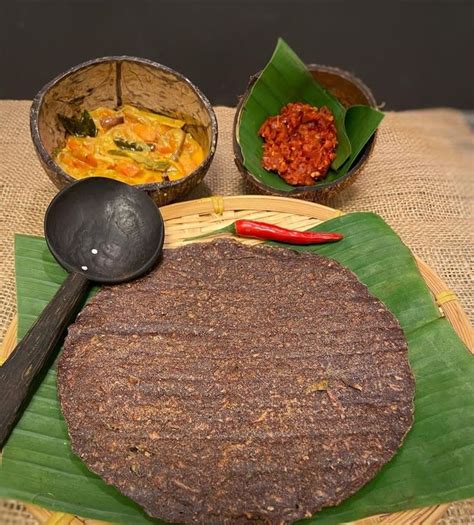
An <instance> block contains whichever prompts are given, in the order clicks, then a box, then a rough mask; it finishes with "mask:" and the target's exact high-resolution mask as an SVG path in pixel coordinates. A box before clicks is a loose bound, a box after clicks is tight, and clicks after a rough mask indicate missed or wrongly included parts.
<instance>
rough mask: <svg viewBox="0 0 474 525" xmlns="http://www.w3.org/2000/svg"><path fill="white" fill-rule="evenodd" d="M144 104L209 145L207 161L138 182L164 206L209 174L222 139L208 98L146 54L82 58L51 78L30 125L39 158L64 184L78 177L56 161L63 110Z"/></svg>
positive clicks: (74, 112)
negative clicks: (172, 177)
mask: <svg viewBox="0 0 474 525" xmlns="http://www.w3.org/2000/svg"><path fill="white" fill-rule="evenodd" d="M122 104H130V105H132V106H137V107H142V108H145V109H149V110H151V111H155V112H157V113H161V114H164V115H167V116H170V117H173V118H178V119H181V120H184V121H185V122H186V124H185V127H184V129H185V130H186V131H188V132H189V133H191V135H192V136H193V137H194V138H195V139H196V140H197V141H198V142H199V144H200V145H201V147H202V148H203V149H204V152H205V158H204V160H203V162H202V163H201V164H200V165H199V166H198V167H197V168H196V169H195V170H194V171H193V172H192V173H190V174H189V175H187V176H186V177H183V178H182V179H179V180H176V181H164V182H156V183H147V184H139V185H137V186H136V187H138V188H140V189H143V190H145V191H147V192H148V193H149V194H150V195H151V197H152V198H153V199H154V200H155V202H156V203H157V204H158V205H159V206H161V205H164V204H168V203H170V202H172V201H174V200H176V199H177V198H178V197H180V196H181V195H184V194H185V193H187V192H188V191H190V190H191V189H192V188H194V187H195V186H196V185H197V184H199V183H200V182H201V181H202V179H203V178H204V176H205V175H206V173H207V171H208V169H209V166H210V164H211V162H212V159H213V157H214V153H215V150H216V145H217V119H216V116H215V113H214V110H213V109H212V106H211V104H210V102H209V100H208V99H207V98H206V97H205V96H204V95H203V93H202V92H201V91H200V90H199V89H198V88H197V87H196V86H195V85H193V84H192V82H191V81H190V80H188V79H187V78H186V77H184V76H183V75H181V74H180V73H178V72H176V71H174V70H172V69H170V68H168V67H166V66H163V65H161V64H158V63H156V62H152V61H151V60H146V59H143V58H136V57H128V56H112V57H103V58H97V59H94V60H91V61H88V62H84V63H82V64H79V65H77V66H75V67H73V68H71V69H69V70H68V71H66V72H65V73H63V74H62V75H60V76H58V77H56V78H55V79H54V80H52V81H51V82H49V83H48V84H46V85H45V86H44V87H43V88H42V89H41V90H40V92H39V93H38V94H37V95H36V97H35V99H34V101H33V104H32V106H31V112H30V130H31V137H32V140H33V144H34V146H35V149H36V153H37V155H38V158H39V160H40V162H41V164H42V166H43V168H44V170H45V171H46V173H47V175H48V177H49V178H50V179H51V180H52V181H53V183H54V184H55V185H56V186H57V187H58V188H62V187H64V186H66V185H68V184H70V183H71V182H74V181H75V180H76V179H74V178H73V177H71V176H70V175H68V174H67V173H66V172H65V171H64V170H63V169H61V168H60V167H59V166H58V164H56V162H55V161H54V158H53V157H54V155H53V152H54V150H55V149H56V148H59V147H61V146H63V144H64V141H65V137H66V131H65V129H64V127H63V125H62V124H61V123H60V122H59V120H58V114H63V115H66V116H72V115H77V114H79V113H80V112H82V111H83V110H92V109H94V108H97V107H98V106H106V107H110V108H116V107H119V106H121V105H122Z"/></svg>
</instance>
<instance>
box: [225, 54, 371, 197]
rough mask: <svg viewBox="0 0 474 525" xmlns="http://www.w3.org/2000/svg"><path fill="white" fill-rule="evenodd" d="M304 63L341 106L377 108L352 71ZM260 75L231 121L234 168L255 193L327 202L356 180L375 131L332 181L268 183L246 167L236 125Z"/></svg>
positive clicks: (254, 77) (369, 92) (366, 88)
mask: <svg viewBox="0 0 474 525" xmlns="http://www.w3.org/2000/svg"><path fill="white" fill-rule="evenodd" d="M306 67H307V68H308V70H309V71H310V73H311V74H312V76H313V77H314V79H315V80H316V81H317V82H318V83H319V84H321V85H322V86H323V87H324V88H326V89H327V90H328V91H329V92H330V93H331V94H332V95H333V96H335V97H336V98H337V99H338V100H339V102H341V104H342V105H343V106H344V107H346V108H348V107H350V106H352V105H356V104H363V105H367V106H369V107H372V108H377V103H376V101H375V98H374V96H373V94H372V92H371V91H370V89H369V88H368V87H367V86H366V85H365V84H364V83H363V82H362V81H361V80H360V79H358V78H357V77H355V76H354V75H352V74H351V73H349V72H347V71H344V70H342V69H339V68H336V67H330V66H322V65H316V64H309V65H307V66H306ZM259 75H260V73H257V74H256V75H254V76H253V77H251V79H250V82H249V84H248V86H247V89H246V91H245V93H244V94H243V95H242V97H241V98H240V101H239V104H238V106H237V109H236V112H235V117H234V125H233V148H234V160H235V164H236V166H237V168H238V169H239V171H240V173H241V175H242V177H243V178H244V180H245V182H246V183H247V185H248V186H249V187H250V188H251V189H252V190H253V191H254V192H255V193H260V194H265V195H278V196H281V197H295V198H298V199H304V200H309V201H313V202H320V203H323V204H327V203H328V202H330V201H331V199H332V198H333V197H334V196H336V195H337V194H338V193H339V192H340V191H342V190H343V189H344V188H346V187H347V186H349V185H350V184H352V183H353V182H354V181H355V180H356V178H357V176H358V175H359V174H360V173H361V170H362V167H363V166H364V164H365V163H366V162H367V160H368V159H369V157H370V155H371V153H372V151H373V148H374V145H375V141H376V139H377V131H376V132H375V133H374V134H373V135H372V137H371V138H370V139H369V140H368V142H367V143H366V144H365V146H364V148H363V149H362V151H361V152H360V154H359V155H358V157H357V160H356V162H355V163H354V165H353V166H352V167H351V169H350V170H349V171H348V172H347V173H346V174H344V175H342V176H341V177H339V178H337V179H335V180H332V181H328V182H327V183H324V181H322V182H320V183H319V184H318V185H317V186H295V187H294V188H293V189H292V190H290V191H285V190H279V189H277V188H273V187H270V186H268V185H267V184H265V183H264V182H263V181H262V180H261V179H260V178H258V177H257V176H256V175H255V174H254V173H252V172H251V171H250V170H248V169H247V168H246V166H245V165H244V157H243V154H242V149H241V146H240V143H239V127H240V119H241V116H242V111H243V109H244V106H245V103H246V101H247V99H248V97H249V96H250V93H251V90H252V87H253V85H254V84H255V82H256V81H257V79H258V77H259Z"/></svg>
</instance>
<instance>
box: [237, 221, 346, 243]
mask: <svg viewBox="0 0 474 525" xmlns="http://www.w3.org/2000/svg"><path fill="white" fill-rule="evenodd" d="M234 227H235V233H236V234H237V235H241V236H242V237H253V238H255V239H265V240H268V241H279V242H285V243H288V244H323V243H325V242H336V241H340V240H341V239H342V237H343V235H341V234H340V233H326V232H300V231H296V230H288V229H287V228H282V227H280V226H275V225H274V224H268V223H266V222H260V221H249V220H246V219H239V220H238V221H235V223H234Z"/></svg>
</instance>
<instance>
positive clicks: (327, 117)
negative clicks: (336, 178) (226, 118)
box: [258, 102, 337, 186]
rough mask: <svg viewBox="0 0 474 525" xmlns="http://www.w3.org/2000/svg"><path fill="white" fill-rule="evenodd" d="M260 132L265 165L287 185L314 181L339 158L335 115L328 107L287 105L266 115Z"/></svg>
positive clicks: (323, 174)
mask: <svg viewBox="0 0 474 525" xmlns="http://www.w3.org/2000/svg"><path fill="white" fill-rule="evenodd" d="M258 133H259V135H260V136H261V137H262V138H263V139H264V141H265V142H264V145H263V160H262V165H263V167H264V168H265V169H266V170H269V171H276V172H277V173H278V174H279V175H280V177H282V178H283V179H284V180H285V181H286V182H287V183H288V184H293V185H295V186H296V185H303V186H309V185H312V184H314V183H315V182H316V181H317V180H318V179H322V178H324V177H325V175H326V173H327V172H328V170H329V167H330V166H331V163H332V161H333V160H334V159H335V158H336V146H337V131H336V126H335V125H334V116H333V114H332V113H331V111H330V110H329V109H328V108H327V107H325V106H323V107H321V108H320V109H318V108H316V107H313V106H311V105H310V104H303V103H302V102H293V103H290V104H287V105H286V106H284V107H283V109H282V110H281V111H280V114H279V115H276V116H274V117H269V118H267V120H266V121H265V122H264V123H263V124H262V126H261V128H260V130H259V132H258Z"/></svg>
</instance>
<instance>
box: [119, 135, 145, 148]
mask: <svg viewBox="0 0 474 525" xmlns="http://www.w3.org/2000/svg"><path fill="white" fill-rule="evenodd" d="M114 143H115V145H116V146H117V147H118V148H120V149H127V150H130V151H143V146H142V145H141V144H139V143H138V142H128V141H127V140H125V139H122V138H121V137H115V138H114Z"/></svg>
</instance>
